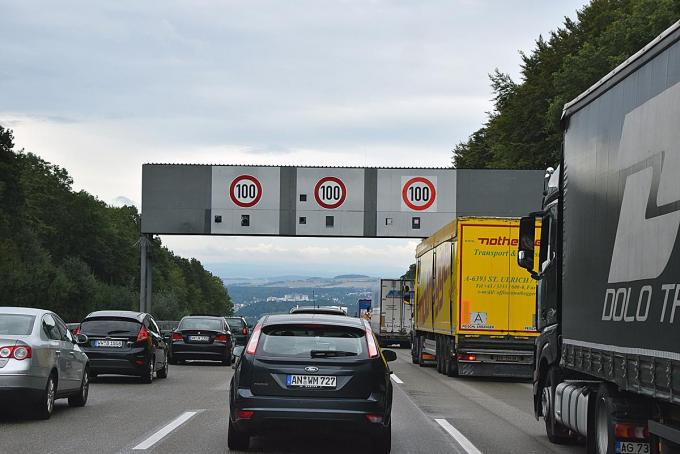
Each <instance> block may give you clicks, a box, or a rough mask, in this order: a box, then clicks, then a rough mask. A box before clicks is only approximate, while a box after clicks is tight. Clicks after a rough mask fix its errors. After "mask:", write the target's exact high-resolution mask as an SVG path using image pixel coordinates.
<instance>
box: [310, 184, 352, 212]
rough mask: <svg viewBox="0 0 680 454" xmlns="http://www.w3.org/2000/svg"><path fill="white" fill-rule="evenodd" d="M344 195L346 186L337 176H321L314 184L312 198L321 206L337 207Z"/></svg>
mask: <svg viewBox="0 0 680 454" xmlns="http://www.w3.org/2000/svg"><path fill="white" fill-rule="evenodd" d="M346 197H347V187H345V183H343V182H342V180H341V179H340V178H338V177H323V178H321V179H320V180H319V181H317V183H316V186H314V198H315V199H316V203H318V204H319V206H321V207H322V208H328V209H334V208H338V207H339V206H340V205H342V204H343V203H344V202H345V198H346Z"/></svg>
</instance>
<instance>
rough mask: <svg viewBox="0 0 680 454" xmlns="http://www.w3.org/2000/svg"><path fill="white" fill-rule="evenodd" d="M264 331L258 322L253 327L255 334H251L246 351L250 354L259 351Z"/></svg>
mask: <svg viewBox="0 0 680 454" xmlns="http://www.w3.org/2000/svg"><path fill="white" fill-rule="evenodd" d="M261 332H262V325H261V324H260V323H258V324H257V325H255V329H253V335H252V336H250V340H249V341H248V345H247V346H246V353H247V354H249V355H254V354H255V352H256V351H257V343H258V342H259V341H260V333H261Z"/></svg>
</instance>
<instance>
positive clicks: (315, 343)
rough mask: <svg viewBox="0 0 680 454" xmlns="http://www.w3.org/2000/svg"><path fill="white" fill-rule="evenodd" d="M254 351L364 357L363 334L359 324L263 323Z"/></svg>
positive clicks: (364, 343) (311, 356) (275, 353)
mask: <svg viewBox="0 0 680 454" xmlns="http://www.w3.org/2000/svg"><path fill="white" fill-rule="evenodd" d="M258 345H259V346H258V349H257V353H258V354H261V355H264V356H280V357H293V358H348V357H352V358H366V357H367V353H366V348H367V347H366V335H365V332H364V331H363V330H361V329H358V328H352V327H349V326H333V325H273V326H268V327H265V328H264V329H263V331H262V338H261V339H260V342H259V344H258Z"/></svg>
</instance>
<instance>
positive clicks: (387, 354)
mask: <svg viewBox="0 0 680 454" xmlns="http://www.w3.org/2000/svg"><path fill="white" fill-rule="evenodd" d="M382 354H383V357H384V358H385V361H387V362H388V363H389V362H392V361H396V360H397V354H396V353H395V352H394V351H392V350H383V351H382Z"/></svg>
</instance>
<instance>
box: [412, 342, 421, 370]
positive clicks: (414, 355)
mask: <svg viewBox="0 0 680 454" xmlns="http://www.w3.org/2000/svg"><path fill="white" fill-rule="evenodd" d="M418 358H420V353H419V352H418V337H414V338H413V342H411V362H412V363H413V364H418Z"/></svg>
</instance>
